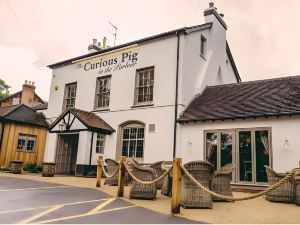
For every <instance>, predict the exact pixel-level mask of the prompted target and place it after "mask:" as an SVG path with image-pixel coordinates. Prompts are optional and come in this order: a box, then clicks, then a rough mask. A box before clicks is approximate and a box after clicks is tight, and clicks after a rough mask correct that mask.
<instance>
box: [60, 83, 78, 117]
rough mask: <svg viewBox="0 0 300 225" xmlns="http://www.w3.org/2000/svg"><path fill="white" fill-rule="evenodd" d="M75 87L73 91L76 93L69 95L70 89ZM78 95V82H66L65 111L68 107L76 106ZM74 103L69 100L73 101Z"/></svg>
mask: <svg viewBox="0 0 300 225" xmlns="http://www.w3.org/2000/svg"><path fill="white" fill-rule="evenodd" d="M72 87H73V88H74V89H75V91H73V93H74V95H73V96H72V94H71V95H70V96H69V89H70V88H72ZM76 95H77V82H74V83H70V84H66V85H65V94H64V103H63V111H64V110H66V109H68V108H75V103H76ZM72 101H73V103H72V104H70V103H68V102H72Z"/></svg>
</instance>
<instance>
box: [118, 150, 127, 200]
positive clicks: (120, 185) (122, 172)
mask: <svg viewBox="0 0 300 225" xmlns="http://www.w3.org/2000/svg"><path fill="white" fill-rule="evenodd" d="M125 161H126V157H125V156H121V157H120V162H119V166H120V169H119V179H118V197H123V195H124V180H125V167H124V162H125Z"/></svg>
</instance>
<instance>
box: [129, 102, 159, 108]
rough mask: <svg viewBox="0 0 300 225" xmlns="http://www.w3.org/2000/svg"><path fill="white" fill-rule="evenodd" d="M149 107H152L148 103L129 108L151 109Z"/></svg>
mask: <svg viewBox="0 0 300 225" xmlns="http://www.w3.org/2000/svg"><path fill="white" fill-rule="evenodd" d="M151 106H154V104H153V103H148V104H140V105H133V106H131V108H143V107H145V108H146V107H151Z"/></svg>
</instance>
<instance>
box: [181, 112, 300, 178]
mask: <svg viewBox="0 0 300 225" xmlns="http://www.w3.org/2000/svg"><path fill="white" fill-rule="evenodd" d="M257 127H266V128H268V127H270V128H271V141H272V142H271V144H272V156H273V167H274V169H275V170H276V171H278V172H286V171H288V170H291V169H292V168H295V167H297V166H298V165H299V161H300V149H299V146H300V138H299V136H300V132H299V130H300V116H293V117H291V118H290V117H279V118H268V119H247V120H234V121H229V120H228V121H227V120H226V121H216V122H197V123H188V124H182V125H181V133H182V135H181V141H180V142H181V144H180V146H181V147H180V153H179V154H180V156H181V157H182V158H183V161H184V162H187V161H191V160H203V159H204V131H205V130H214V129H234V128H257ZM286 138H287V140H288V141H289V143H290V146H289V147H285V146H284V142H285V139H286ZM188 143H191V144H190V145H188Z"/></svg>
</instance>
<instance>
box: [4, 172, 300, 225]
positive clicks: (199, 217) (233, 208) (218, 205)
mask: <svg viewBox="0 0 300 225" xmlns="http://www.w3.org/2000/svg"><path fill="white" fill-rule="evenodd" d="M1 176H5V177H19V178H20V177H21V178H23V179H29V180H35V181H44V182H50V183H56V184H61V185H70V186H75V187H88V188H93V189H96V190H101V191H103V192H104V193H107V194H109V195H111V196H113V197H116V192H117V187H111V186H106V185H103V181H104V180H102V185H101V188H95V182H96V179H95V178H82V177H69V176H56V177H50V178H45V177H41V175H38V174H34V175H33V174H22V175H14V174H4V173H0V179H1ZM128 193H129V187H125V193H124V198H121V199H122V200H125V201H127V202H129V203H132V204H136V205H138V206H142V207H144V208H147V209H151V210H154V211H157V212H160V213H163V214H165V215H168V216H170V208H171V199H170V198H168V197H166V196H164V195H161V194H160V191H158V195H157V199H156V200H150V201H149V200H132V199H128ZM244 195H248V194H247V193H242V192H234V196H244ZM299 212H300V207H299V206H296V205H295V204H284V203H271V202H268V201H266V200H265V199H264V197H260V198H257V199H253V200H247V201H242V202H234V203H230V202H214V204H213V209H184V208H181V214H180V215H179V216H180V217H184V218H187V219H191V220H196V221H199V223H200V222H201V221H205V222H207V223H242V224H243V223H300V213H299Z"/></svg>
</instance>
